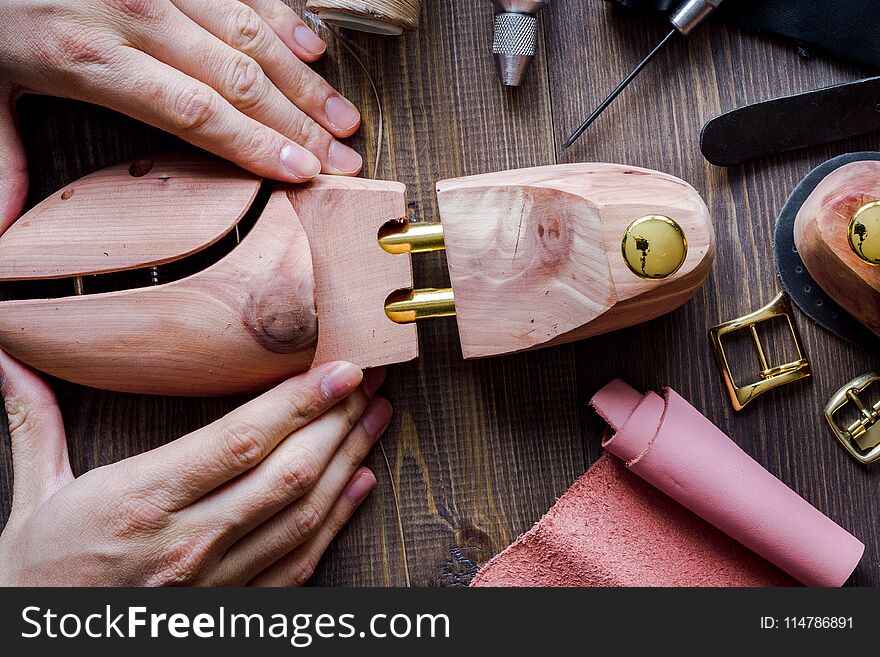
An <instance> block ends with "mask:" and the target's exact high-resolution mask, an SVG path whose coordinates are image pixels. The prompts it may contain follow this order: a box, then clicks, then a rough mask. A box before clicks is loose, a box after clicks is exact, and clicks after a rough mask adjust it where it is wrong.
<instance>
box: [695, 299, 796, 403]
mask: <svg viewBox="0 0 880 657" xmlns="http://www.w3.org/2000/svg"><path fill="white" fill-rule="evenodd" d="M774 317H785V319H786V321H787V323H788V329H789V331H790V333H791V338H792V342H793V343H794V347H795V350H796V352H797V358H796V359H795V360H793V361H790V362H788V363H783V364H781V365H770V363H769V362H768V360H767V355H766V353H764V346H763V345H762V344H761V338H760V336H759V335H758V329H757V326H758V324H761V323H762V322H766V321H767V320H770V319H773V318H774ZM745 328H748V329H749V332H750V333H751V336H752V342H753V343H754V345H755V350H756V351H757V354H758V361H759V362H760V366H761V369H760V371H759V372H758V381H755V382H754V383H749V384H746V385H743V386H737V385H736V382H735V381H734V379H733V373H732V372H731V369H730V363H729V362H728V360H727V354H726V353H725V351H724V344H723V342H722V338H723V337H724V336H725V335H728V334H730V333H734V332H736V331H740V330H742V329H745ZM709 339H710V341H711V343H712V348H713V350H714V351H715V358H716V360H717V361H718V366H719V367H720V368H721V375H722V377H723V378H724V384H725V386H726V387H727V392H728V394H729V395H730V401H731V403H732V404H733V408H734V410H737V411H741V410H742V409H743V408H744V407H745V405H746V404H748V403H749V402H750V401H752V400H753V399H754V398H755V397H758V396H759V395H762V394H764V393H765V392H767V391H769V390H772V389H773V388H777V387H779V386H781V385H785V384H787V383H791V382H793V381H797V380H799V379H803V378H806V377H808V376H810V374H811V371H810V363H809V361H808V360H807V357H806V356H805V355H804V347H803V344H802V343H801V337H800V334H799V333H798V330H797V326H795V324H794V321H792V318H791V305H790V304H789V302H788V296H787V295H786V294H785V292H780V293H779V294H778V295H776V298H774V299H773V301H771V302H770V303H769V304H767V305H766V306H764V307H763V308H760V309H759V310H756V311H755V312H753V313H749V314H748V315H745V316H744V317H740V318H739V319H734V320H732V321H729V322H725V323H723V324H719V325H718V326H715V327H713V328H712V329H710V330H709Z"/></svg>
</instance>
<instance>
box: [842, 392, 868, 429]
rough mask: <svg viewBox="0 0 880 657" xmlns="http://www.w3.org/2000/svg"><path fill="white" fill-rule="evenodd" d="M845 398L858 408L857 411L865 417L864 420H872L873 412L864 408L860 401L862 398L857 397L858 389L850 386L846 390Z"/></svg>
mask: <svg viewBox="0 0 880 657" xmlns="http://www.w3.org/2000/svg"><path fill="white" fill-rule="evenodd" d="M846 398H847V399H848V400H849V401H850V403H852V404H853V405H854V406H855V407H856V408H857V409H859V413H860V414H861V416H862V417H863V418H865V421H866V422H870V421H871V420H873V419H874V418H873V413H872V412H871V411H869V410H868V409H867V408H865V405H864V404H863V403H862V400H861V399H859V391H858V390H856V389H855V388H850V389H849V390H847V391H846Z"/></svg>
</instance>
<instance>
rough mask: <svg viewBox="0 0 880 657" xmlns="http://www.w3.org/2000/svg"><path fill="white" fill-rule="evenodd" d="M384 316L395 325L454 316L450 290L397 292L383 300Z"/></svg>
mask: <svg viewBox="0 0 880 657" xmlns="http://www.w3.org/2000/svg"><path fill="white" fill-rule="evenodd" d="M385 314H386V315H388V318H389V319H390V320H391V321H392V322H396V323H397V324H410V323H412V322H415V321H418V320H421V319H431V318H433V317H449V316H451V315H454V314H455V299H454V297H453V295H452V288H440V289H437V288H432V287H429V288H423V289H420V290H411V289H404V290H397V291H396V292H392V293H391V294H389V295H388V298H387V299H385Z"/></svg>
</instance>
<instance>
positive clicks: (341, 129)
mask: <svg viewBox="0 0 880 657" xmlns="http://www.w3.org/2000/svg"><path fill="white" fill-rule="evenodd" d="M324 112H326V114H327V121H328V122H329V123H330V126H331V127H332V128H333V131H334V133H335V134H336V136H337V137H348V136H349V135H351V134H352V133H353V132H355V131H356V130H357V129H358V128H359V127H360V125H361V113H360V112H359V111H358V108H357V107H355V106H354V103H352V102H351V101H349V100H347V99H345V98H343V97H342V96H339V95H335V94H334V95H332V96H330V97H329V98H328V99H327V100H326V101H325V102H324Z"/></svg>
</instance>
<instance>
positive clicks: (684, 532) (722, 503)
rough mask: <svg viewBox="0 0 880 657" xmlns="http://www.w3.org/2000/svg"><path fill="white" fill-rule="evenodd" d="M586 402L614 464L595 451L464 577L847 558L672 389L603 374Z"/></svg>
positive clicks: (693, 574) (594, 575)
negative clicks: (660, 390)
mask: <svg viewBox="0 0 880 657" xmlns="http://www.w3.org/2000/svg"><path fill="white" fill-rule="evenodd" d="M591 403H592V405H593V406H594V408H596V410H597V411H598V412H599V413H600V415H602V417H603V418H604V419H605V420H606V421H607V422H608V423H609V425H611V427H612V429H614V430H615V432H616V433H615V434H614V435H613V436H612V437H611V438H610V439H608V440H606V441H605V446H606V448H607V449H608V450H609V451H610V452H612V453H614V454H616V455H617V456H619V457H620V458H622V459H624V460H625V461H626V464H624V462H622V461H621V460H618V458H615V457H613V456H610V455H608V454H606V455H605V456H603V457H602V458H600V459H599V460H598V461H597V462H596V463H595V464H594V465H593V467H591V468H590V470H589V471H588V472H587V473H586V474H585V475H583V476H582V477H581V478H580V479H578V480H577V481H576V482H575V483H574V485H573V486H572V487H571V488H570V489H569V490H568V491H567V492H566V493H565V494H564V495H563V496H562V497H561V498H560V499H559V500H558V502H557V503H556V504H555V505H554V507H553V508H552V509H550V511H549V512H548V513H547V514H546V515H545V516H544V517H543V518H542V519H541V520H540V521H539V522H538V523H537V524H536V525H535V526H534V527H532V529H531V530H529V531H528V532H526V533H525V534H523V535H522V536H521V537H519V538H518V539H517V540H516V541H515V542H514V543H513V545H511V546H510V547H509V548H507V549H506V550H505V551H504V552H502V553H501V554H500V555H498V556H496V557H495V558H494V559H492V560H491V561H489V563H487V564H486V565H485V566H484V567H483V569H482V570H481V571H480V572H479V573H478V574H477V576H476V577H475V578H474V580H473V582H472V583H471V585H472V586H787V585H794V584H796V583H797V582H796V581H795V580H794V579H792V578H791V577H790V576H789V575H787V574H786V573H785V572H782V570H780V568H779V567H781V568H782V569H784V570H785V571H787V572H788V573H790V574H791V575H793V576H795V577H796V578H797V579H798V580H799V581H801V582H803V583H805V584H808V585H812V586H840V585H841V584H843V582H844V581H845V580H846V579H847V578H848V577H849V575H850V574H851V573H852V570H853V569H854V568H855V566H856V565H857V564H858V561H859V559H860V558H861V555H862V553H863V551H864V545H862V543H861V542H860V541H858V540H857V539H856V538H855V537H853V536H852V535H851V534H849V533H848V532H846V531H845V530H843V529H842V528H841V527H839V526H838V525H836V524H835V523H834V522H833V521H831V520H830V519H829V518H827V517H826V516H824V515H823V514H822V513H820V512H819V511H818V510H816V509H815V508H814V507H812V506H811V505H810V504H809V503H807V502H806V501H805V500H804V499H803V498H801V497H800V496H798V495H797V494H796V493H795V492H794V491H792V490H791V489H790V488H788V487H787V486H785V484H783V483H782V482H780V481H779V480H778V479H776V478H775V477H773V476H772V475H771V474H770V473H769V472H767V471H766V470H765V469H764V468H763V467H761V466H760V465H759V464H758V463H756V462H755V461H754V460H753V459H751V457H749V456H748V455H747V454H746V453H745V452H743V451H742V450H741V449H740V448H739V447H737V446H736V444H735V443H733V441H731V440H730V439H729V438H728V437H727V436H726V435H724V434H723V433H722V432H721V431H720V430H719V429H718V428H717V427H715V425H713V424H712V423H711V422H709V420H708V419H706V418H705V417H704V416H703V415H701V414H700V413H699V412H698V411H696V409H694V408H693V407H692V406H691V405H690V404H688V403H687V402H686V401H685V400H684V399H682V398H681V397H680V396H678V395H677V394H676V393H675V392H674V391H672V390H667V391H666V394H665V397H660V396H658V395H655V394H653V393H648V394H647V395H642V394H640V393H638V392H637V391H635V390H633V389H632V388H631V387H629V386H628V385H626V384H625V383H623V382H622V381H612V382H611V383H610V384H608V385H607V386H605V387H604V388H603V389H602V390H600V391H599V392H598V393H597V394H596V395H595V396H594V398H593V400H592V402H591ZM636 475H638V476H636ZM648 482H650V483H648ZM651 484H653V486H652V485H651ZM655 486H656V488H655ZM661 491H662V492H661ZM664 493H666V494H664ZM667 495H668V496H667ZM672 498H675V499H672ZM676 500H678V501H676ZM679 502H681V503H679ZM682 504H684V505H686V506H687V507H688V508H689V509H690V510H688V508H685V506H682ZM697 514H699V515H697ZM701 516H702V517H701ZM704 518H705V520H704ZM706 520H708V521H709V522H711V523H712V524H709V522H706ZM713 525H714V526H713ZM719 528H720V529H719ZM721 530H723V531H721ZM731 537H733V538H731ZM734 538H735V539H737V540H734ZM737 541H739V542H737ZM743 544H745V545H743ZM746 545H747V546H748V547H749V548H751V549H747V547H745V546H746ZM753 550H754V551H753ZM756 552H757V553H756ZM759 554H760V555H762V556H763V557H766V558H767V559H770V560H772V561H773V562H774V563H775V564H776V565H775V566H774V565H773V564H771V563H769V562H768V561H767V560H765V559H764V558H762V556H759ZM777 566H779V567H777Z"/></svg>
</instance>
